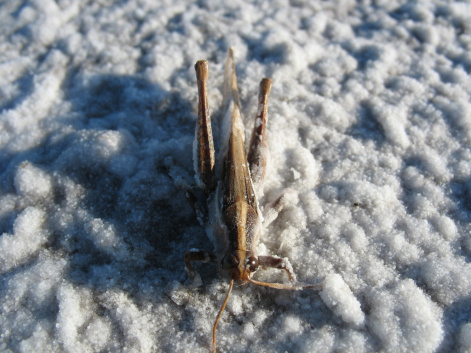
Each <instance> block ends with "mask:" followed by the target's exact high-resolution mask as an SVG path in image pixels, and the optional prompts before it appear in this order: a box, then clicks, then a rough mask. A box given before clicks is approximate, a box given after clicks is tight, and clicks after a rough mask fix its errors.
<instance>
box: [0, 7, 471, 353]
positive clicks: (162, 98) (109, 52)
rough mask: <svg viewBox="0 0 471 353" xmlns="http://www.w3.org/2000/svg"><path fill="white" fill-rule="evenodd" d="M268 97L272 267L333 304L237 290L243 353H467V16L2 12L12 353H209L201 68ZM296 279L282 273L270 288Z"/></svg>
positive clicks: (0, 179) (4, 239)
mask: <svg viewBox="0 0 471 353" xmlns="http://www.w3.org/2000/svg"><path fill="white" fill-rule="evenodd" d="M229 46H233V47H234V49H235V52H236V62H237V72H238V75H239V84H240V88H241V100H242V106H243V112H244V113H245V117H246V122H247V125H251V124H252V118H253V116H254V114H255V111H256V99H257V87H258V82H259V80H260V79H261V78H262V77H263V76H268V77H271V78H272V79H273V80H274V86H273V89H272V96H271V105H270V109H269V114H270V117H269V119H270V120H269V127H268V130H269V148H270V151H271V164H270V171H269V175H268V177H267V181H266V187H265V190H264V191H265V196H264V197H263V199H262V200H261V203H262V204H264V203H266V202H269V201H272V200H274V199H275V198H276V197H277V196H278V195H280V194H281V193H282V192H283V190H285V189H288V188H289V189H291V190H294V193H293V194H292V195H293V197H292V198H291V202H290V203H289V205H288V206H287V207H286V208H285V209H284V210H283V211H282V212H281V214H280V215H279V217H278V218H277V219H276V220H275V221H274V223H272V225H270V226H269V227H268V228H267V229H266V231H265V233H264V234H263V236H262V244H261V245H260V252H261V253H266V254H278V255H281V256H287V257H289V258H290V259H291V261H292V263H293V266H294V269H295V271H296V273H297V275H298V278H299V279H300V280H301V281H304V282H316V281H319V280H323V281H324V283H325V286H326V288H325V290H324V291H322V292H321V293H316V292H312V291H311V292H310V291H305V292H291V291H276V290H274V289H270V288H259V287H254V286H245V287H241V288H236V289H235V291H234V293H233V296H232V298H231V300H230V302H229V305H228V309H227V311H226V313H225V315H224V317H223V319H222V322H221V324H220V327H219V331H218V337H219V346H220V347H221V351H230V352H285V351H288V352H334V351H335V352H372V351H390V352H406V351H407V352H448V351H454V352H469V351H470V350H471V265H470V260H471V236H470V231H471V227H470V223H469V222H470V219H471V178H470V176H471V150H470V140H471V103H470V101H471V99H470V96H471V77H470V70H471V5H470V3H469V2H447V1H417V2H411V3H407V2H405V1H389V0H388V1H376V2H374V3H373V2H372V3H370V2H369V1H363V2H360V1H359V2H358V3H357V2H355V1H349V0H344V1H335V2H334V1H331V2H328V1H295V0H293V1H291V2H289V1H283V0H280V1H276V0H275V1H258V2H254V3H252V4H245V3H244V2H243V1H238V0H231V1H227V2H223V1H216V0H214V1H211V0H208V1H204V0H202V1H199V2H196V3H195V2H193V1H186V2H185V1H175V0H172V1H154V0H152V1H151V0H149V1H128V2H126V1H121V2H112V1H105V0H104V1H88V2H85V1H75V0H57V1H56V2H54V1H52V0H37V1H16V0H9V1H4V2H2V3H0V144H1V148H0V193H1V194H0V230H1V232H2V233H3V235H2V236H1V237H0V273H1V282H0V302H1V306H0V351H2V352H81V353H83V352H142V353H146V352H206V351H207V350H208V347H209V346H210V331H211V326H212V324H213V320H214V318H215V317H216V314H217V311H218V310H219V307H220V304H221V301H222V300H223V298H224V295H225V290H226V288H227V284H226V283H224V282H223V281H222V280H221V279H220V278H219V277H218V274H217V271H216V269H215V268H214V267H212V266H210V265H202V266H199V271H200V273H201V275H202V278H203V286H202V287H199V288H197V289H195V288H192V287H191V284H190V283H189V281H188V278H187V275H186V273H185V271H184V266H183V262H182V255H183V253H184V251H185V250H188V249H191V248H200V249H207V250H210V245H209V244H208V243H207V238H206V236H205V234H204V230H203V229H202V227H200V226H199V224H198V223H197V221H196V218H195V217H194V215H193V213H192V210H191V208H190V207H189V206H188V205H187V204H186V201H185V198H184V196H183V193H182V192H181V190H179V189H178V188H177V187H176V186H175V184H174V182H173V181H172V179H171V178H170V177H169V171H171V172H172V173H173V174H172V175H174V176H177V177H181V178H184V179H186V180H187V181H189V182H191V181H192V178H193V165H192V161H191V145H192V140H193V130H194V122H195V117H196V112H195V107H196V86H195V75H194V69H193V64H194V62H195V61H196V60H198V59H207V60H209V61H210V70H211V72H210V82H209V88H210V97H209V98H210V104H211V107H212V108H213V112H214V113H215V114H217V112H218V108H217V107H218V105H219V103H220V102H221V90H220V88H221V85H222V78H223V59H224V56H225V52H226V50H227V48H228V47H229ZM260 276H261V278H264V279H267V280H277V281H281V280H283V276H281V275H280V274H278V273H277V272H275V271H267V272H265V273H262V274H260Z"/></svg>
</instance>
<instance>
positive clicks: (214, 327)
mask: <svg viewBox="0 0 471 353" xmlns="http://www.w3.org/2000/svg"><path fill="white" fill-rule="evenodd" d="M233 286H234V280H233V279H231V282H230V283H229V289H228V290H227V294H226V299H224V303H222V306H221V309H220V310H219V313H218V316H217V317H216V321H215V322H214V326H213V345H212V349H211V352H212V353H216V328H217V327H218V323H219V319H220V318H221V315H222V312H223V311H224V309H225V308H226V304H227V302H228V301H229V296H230V295H231V291H232V287H233Z"/></svg>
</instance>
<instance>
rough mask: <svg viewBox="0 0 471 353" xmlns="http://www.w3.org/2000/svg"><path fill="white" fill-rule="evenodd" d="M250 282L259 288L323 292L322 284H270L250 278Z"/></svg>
mask: <svg viewBox="0 0 471 353" xmlns="http://www.w3.org/2000/svg"><path fill="white" fill-rule="evenodd" d="M248 280H249V282H251V283H253V284H256V285H258V286H264V287H270V288H276V289H290V290H303V289H314V290H321V289H322V283H318V284H303V283H297V284H296V283H294V284H283V283H269V282H259V281H256V280H254V279H251V278H249V279H248Z"/></svg>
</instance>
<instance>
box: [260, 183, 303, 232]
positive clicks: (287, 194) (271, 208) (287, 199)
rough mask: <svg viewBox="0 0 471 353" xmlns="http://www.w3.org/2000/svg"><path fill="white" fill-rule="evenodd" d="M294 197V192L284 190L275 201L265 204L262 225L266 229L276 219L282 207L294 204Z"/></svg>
mask: <svg viewBox="0 0 471 353" xmlns="http://www.w3.org/2000/svg"><path fill="white" fill-rule="evenodd" d="M296 197H297V194H296V192H295V191H294V190H292V189H286V190H285V191H284V192H283V194H281V196H279V197H278V198H277V199H276V200H275V201H273V202H270V203H268V204H266V205H265V207H264V208H263V225H264V226H265V227H268V225H269V224H270V223H271V222H273V221H274V220H275V219H276V217H278V213H280V211H281V210H282V209H283V207H285V206H286V205H293V204H295V203H296Z"/></svg>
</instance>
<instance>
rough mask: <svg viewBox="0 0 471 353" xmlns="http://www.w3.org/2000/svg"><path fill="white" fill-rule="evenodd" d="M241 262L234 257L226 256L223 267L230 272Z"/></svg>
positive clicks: (222, 262)
mask: <svg viewBox="0 0 471 353" xmlns="http://www.w3.org/2000/svg"><path fill="white" fill-rule="evenodd" d="M238 263H239V261H238V260H237V258H236V257H235V256H234V255H226V256H224V257H223V258H222V260H221V266H222V268H223V269H225V270H230V269H231V268H234V267H236V266H237V265H238Z"/></svg>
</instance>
